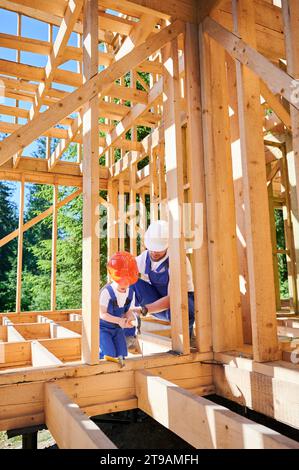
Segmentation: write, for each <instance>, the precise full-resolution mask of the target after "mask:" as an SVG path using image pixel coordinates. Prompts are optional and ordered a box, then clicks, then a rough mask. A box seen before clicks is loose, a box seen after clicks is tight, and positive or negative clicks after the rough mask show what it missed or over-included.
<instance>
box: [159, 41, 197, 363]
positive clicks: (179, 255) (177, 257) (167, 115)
mask: <svg viewBox="0 0 299 470" xmlns="http://www.w3.org/2000/svg"><path fill="white" fill-rule="evenodd" d="M162 61H163V64H164V69H165V70H164V76H163V94H164V103H163V118H164V129H165V165H166V182H167V199H168V210H169V221H168V222H169V247H168V253H169V271H170V282H169V287H170V289H169V295H170V310H171V337H172V348H173V350H174V351H177V352H180V353H184V354H187V353H188V351H189V348H190V341H189V321H188V298H187V273H186V252H185V238H184V233H183V202H184V194H183V191H184V190H183V152H182V133H181V118H180V88H179V66H178V45H177V40H176V39H174V40H172V41H171V43H169V44H167V45H166V46H165V47H164V49H163V50H162Z"/></svg>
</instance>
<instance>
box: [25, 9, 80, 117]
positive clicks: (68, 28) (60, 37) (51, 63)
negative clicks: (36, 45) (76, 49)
mask: <svg viewBox="0 0 299 470" xmlns="http://www.w3.org/2000/svg"><path fill="white" fill-rule="evenodd" d="M82 5H83V0H69V1H68V3H67V5H66V9H65V13H64V18H63V20H62V22H61V25H60V28H59V30H58V33H57V36H56V39H55V42H54V43H53V46H52V50H51V52H50V55H49V57H48V62H47V64H46V67H45V80H44V82H43V83H40V85H39V87H38V90H37V94H36V97H35V103H34V105H33V107H32V108H31V109H30V112H29V115H30V119H31V120H32V119H33V117H34V115H35V114H36V113H37V112H38V111H39V110H40V107H41V106H42V103H43V97H44V96H45V94H46V93H47V91H48V89H49V87H50V85H51V82H52V81H53V78H54V72H55V69H56V68H57V67H58V65H59V64H60V61H61V57H62V56H63V53H64V49H65V47H66V45H67V43H68V40H69V37H70V36H71V33H72V30H73V27H74V25H75V23H76V21H77V18H78V17H79V15H80V12H81V10H82Z"/></svg>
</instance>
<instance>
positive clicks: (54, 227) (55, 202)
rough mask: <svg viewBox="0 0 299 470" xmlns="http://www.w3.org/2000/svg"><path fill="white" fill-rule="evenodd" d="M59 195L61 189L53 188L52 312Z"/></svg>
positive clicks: (54, 300)
mask: <svg viewBox="0 0 299 470" xmlns="http://www.w3.org/2000/svg"><path fill="white" fill-rule="evenodd" d="M58 193H59V188H58V186H57V185H56V184H55V185H54V186H53V216H52V253H51V257H52V258H51V310H53V311H54V310H56V264H57V259H56V258H57V235H58V221H57V216H58V210H57V204H58Z"/></svg>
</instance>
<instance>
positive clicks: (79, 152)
mask: <svg viewBox="0 0 299 470" xmlns="http://www.w3.org/2000/svg"><path fill="white" fill-rule="evenodd" d="M77 47H78V48H80V49H82V36H81V34H80V33H77ZM82 71H83V67H82V62H81V61H77V73H79V74H80V75H82ZM78 112H79V113H80V115H81V119H82V111H81V110H80V111H78ZM81 161H82V144H81V143H77V163H81Z"/></svg>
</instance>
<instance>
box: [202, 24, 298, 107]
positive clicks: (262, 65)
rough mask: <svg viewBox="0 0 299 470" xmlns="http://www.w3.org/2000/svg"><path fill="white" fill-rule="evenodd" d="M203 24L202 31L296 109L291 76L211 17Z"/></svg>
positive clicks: (296, 104)
mask: <svg viewBox="0 0 299 470" xmlns="http://www.w3.org/2000/svg"><path fill="white" fill-rule="evenodd" d="M203 26H204V31H205V32H206V33H208V34H209V35H210V36H211V37H213V38H214V39H215V41H217V42H218V43H220V44H221V45H222V46H223V47H224V48H225V49H226V50H227V52H229V54H231V56H232V57H234V59H237V60H238V61H239V62H240V63H241V64H243V65H246V66H247V67H248V68H249V69H251V70H252V71H253V72H254V73H255V74H256V75H257V76H258V77H259V78H261V79H262V80H263V81H264V82H265V83H266V85H267V86H268V88H269V89H270V90H271V91H272V93H274V94H277V93H279V94H280V95H282V96H283V97H284V98H285V99H286V100H287V101H289V103H291V104H292V105H293V106H294V107H295V108H296V109H299V101H297V99H296V96H295V93H293V88H292V80H293V77H292V76H290V75H289V74H287V73H285V72H283V71H282V70H281V69H279V68H278V67H276V66H275V65H273V64H272V63H271V62H270V61H269V60H268V59H266V58H265V57H264V56H263V55H262V54H260V53H259V52H257V50H256V49H255V48H254V47H251V46H250V45H249V44H248V43H247V42H245V41H243V40H242V39H240V38H239V37H238V36H237V35H236V34H234V33H232V32H230V31H228V30H227V29H225V28H223V27H222V26H221V25H220V24H218V23H217V22H216V21H214V20H212V19H211V18H206V19H205V20H204V22H203Z"/></svg>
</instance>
